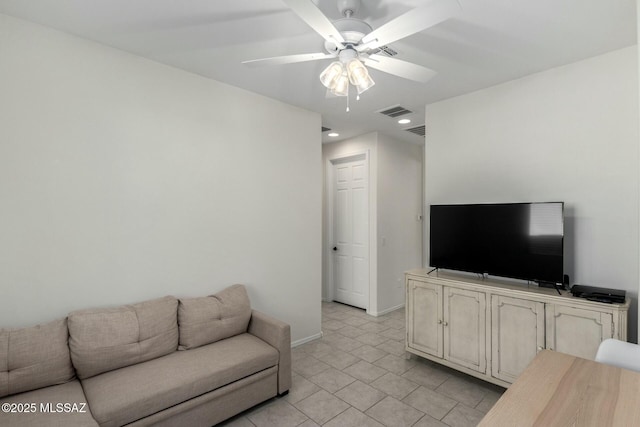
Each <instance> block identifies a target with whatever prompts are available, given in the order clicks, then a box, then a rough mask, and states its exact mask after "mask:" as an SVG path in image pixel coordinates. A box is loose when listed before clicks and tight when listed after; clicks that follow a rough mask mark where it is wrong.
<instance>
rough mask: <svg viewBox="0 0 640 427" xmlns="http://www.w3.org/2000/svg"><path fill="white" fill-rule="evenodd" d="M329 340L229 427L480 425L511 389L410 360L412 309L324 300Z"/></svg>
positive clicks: (303, 352)
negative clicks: (284, 389)
mask: <svg viewBox="0 0 640 427" xmlns="http://www.w3.org/2000/svg"><path fill="white" fill-rule="evenodd" d="M322 330H323V332H324V336H323V338H322V339H319V340H315V341H312V342H309V343H307V344H304V345H301V346H299V347H296V348H294V349H293V352H292V358H293V386H292V387H291V390H290V392H289V394H288V395H287V396H284V397H281V398H274V399H271V400H269V401H267V402H265V403H263V404H261V405H259V406H257V407H255V408H252V409H250V410H248V411H246V412H243V413H242V414H239V415H238V416H236V417H234V418H232V419H230V420H228V421H227V422H225V423H223V425H224V426H226V427H254V426H255V427H288V426H291V427H295V426H300V427H312V426H320V425H322V426H327V427H357V426H363V427H380V426H386V427H402V426H415V427H446V426H450V427H466V426H475V425H477V424H478V422H479V421H480V420H481V419H482V417H483V416H484V414H485V413H486V412H487V411H488V410H489V409H490V408H491V407H492V406H493V404H494V403H495V402H496V401H497V400H498V398H499V397H500V395H501V394H502V393H503V392H504V389H503V388H501V387H498V386H495V385H492V384H489V383H486V382H484V381H481V380H478V379H475V378H473V377H470V376H468V375H465V374H462V373H460V372H457V371H454V370H452V369H449V368H446V367H443V366H440V365H438V364H436V363H432V362H429V361H427V360H424V359H421V358H416V357H412V358H411V359H410V360H407V359H406V358H405V351H404V337H405V324H404V310H402V309H401V310H397V311H394V312H392V313H389V314H387V315H385V316H380V317H373V316H369V315H367V314H366V313H365V311H364V310H360V309H356V308H353V307H349V306H347V305H343V304H338V303H322Z"/></svg>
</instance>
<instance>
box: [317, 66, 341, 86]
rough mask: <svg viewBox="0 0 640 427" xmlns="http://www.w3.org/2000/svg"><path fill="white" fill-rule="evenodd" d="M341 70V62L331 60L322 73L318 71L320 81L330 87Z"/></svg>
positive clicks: (333, 84)
mask: <svg viewBox="0 0 640 427" xmlns="http://www.w3.org/2000/svg"><path fill="white" fill-rule="evenodd" d="M343 72H344V67H343V65H342V63H341V62H339V61H335V62H332V63H331V64H329V66H328V67H327V68H325V69H324V71H323V72H322V73H320V81H321V82H322V84H323V85H324V86H325V87H326V88H328V89H332V88H333V87H334V86H335V84H336V81H337V79H338V78H339V77H340V76H341V75H342V73H343Z"/></svg>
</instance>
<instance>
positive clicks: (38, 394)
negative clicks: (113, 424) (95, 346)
mask: <svg viewBox="0 0 640 427" xmlns="http://www.w3.org/2000/svg"><path fill="white" fill-rule="evenodd" d="M3 403H9V404H11V403H15V404H23V405H24V404H25V403H26V404H35V405H36V406H35V408H36V411H35V412H24V411H22V412H20V413H12V412H9V413H5V412H0V425H1V426H12V427H33V426H47V427H90V426H95V427H97V426H98V423H96V422H95V420H94V419H93V417H92V416H91V411H90V410H89V406H88V405H87V399H86V398H85V396H84V393H83V392H82V386H81V385H80V382H78V381H77V380H76V381H71V382H68V383H65V384H62V385H55V386H50V387H45V388H41V389H38V390H33V391H28V392H26V393H20V394H16V395H13V396H9V397H5V398H3V399H0V404H3ZM74 404H75V405H74ZM31 409H33V407H30V408H29V410H31Z"/></svg>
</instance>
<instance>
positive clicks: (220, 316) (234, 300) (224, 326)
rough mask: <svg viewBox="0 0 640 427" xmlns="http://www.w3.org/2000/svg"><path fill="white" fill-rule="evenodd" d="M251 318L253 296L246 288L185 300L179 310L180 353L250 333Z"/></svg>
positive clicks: (232, 288) (235, 286) (226, 290)
mask: <svg viewBox="0 0 640 427" xmlns="http://www.w3.org/2000/svg"><path fill="white" fill-rule="evenodd" d="M250 318H251V304H250V302H249V295H247V290H246V289H245V287H244V286H243V285H233V286H230V287H228V288H226V289H224V290H222V291H220V292H218V293H217V294H215V295H211V296H208V297H200V298H185V299H181V300H180V304H179V306H178V324H179V325H180V350H188V349H191V348H196V347H200V346H201V345H205V344H210V343H213V342H216V341H219V340H222V339H225V338H229V337H232V336H234V335H238V334H242V333H244V332H247V326H248V325H249V319H250Z"/></svg>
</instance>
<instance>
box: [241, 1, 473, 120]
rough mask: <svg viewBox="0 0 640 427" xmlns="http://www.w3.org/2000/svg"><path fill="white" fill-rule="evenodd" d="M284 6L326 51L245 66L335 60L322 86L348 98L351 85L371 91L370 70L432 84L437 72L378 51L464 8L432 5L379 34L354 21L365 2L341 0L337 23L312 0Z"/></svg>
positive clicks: (451, 4)
mask: <svg viewBox="0 0 640 427" xmlns="http://www.w3.org/2000/svg"><path fill="white" fill-rule="evenodd" d="M283 1H284V3H286V4H287V5H288V6H289V7H290V8H291V9H292V10H293V12H294V13H296V14H297V15H298V16H299V17H300V18H301V19H302V20H303V21H305V22H306V23H307V24H308V25H309V26H310V27H311V28H313V29H314V30H315V31H316V32H317V33H318V34H320V35H321V36H322V38H324V40H325V43H324V48H325V51H326V52H317V53H303V54H297V55H287V56H277V57H272V58H263V59H253V60H250V61H244V62H243V64H246V65H249V66H262V65H282V64H293V63H297V62H306V61H316V60H322V59H334V61H333V62H332V63H331V64H329V66H328V67H327V68H325V70H324V71H323V72H322V73H321V74H320V81H321V82H322V84H323V85H324V86H326V87H327V89H329V90H330V91H331V93H332V94H334V95H337V96H348V95H349V83H351V84H352V85H353V86H355V87H356V89H357V91H358V95H360V94H361V93H362V92H364V91H366V90H367V89H369V88H371V87H372V86H373V85H374V84H375V82H374V81H373V79H372V78H371V76H369V71H368V70H367V67H370V68H374V69H376V70H379V71H382V72H385V73H388V74H392V75H395V76H398V77H402V78H405V79H409V80H413V81H416V82H420V83H425V82H427V81H428V80H429V79H431V78H432V77H433V76H434V75H435V74H436V72H435V71H433V70H430V69H429V68H426V67H423V66H421V65H417V64H413V63H411V62H407V61H402V60H399V59H396V58H391V57H389V56H386V55H381V54H378V52H380V48H381V47H385V46H386V45H388V44H390V43H393V42H395V41H397V40H400V39H402V38H405V37H407V36H410V35H412V34H415V33H417V32H420V31H422V30H425V29H427V28H429V27H432V26H434V25H436V24H438V23H440V22H442V21H445V20H447V19H449V18H451V17H452V16H454V15H455V14H457V13H458V12H459V11H460V9H461V8H460V5H459V4H458V1H457V0H429V1H427V2H425V3H426V4H425V5H424V6H420V7H418V8H415V9H412V10H410V11H408V12H406V13H405V14H403V15H400V16H399V17H397V18H395V19H393V20H391V21H389V22H387V23H386V24H384V25H382V26H381V27H379V28H377V29H375V30H374V29H373V28H372V27H371V26H370V25H369V24H368V23H366V22H365V21H364V20H362V19H358V18H354V17H353V15H355V14H356V13H357V12H358V9H359V8H360V5H361V0H338V10H339V11H340V13H341V14H342V16H344V18H342V19H338V20H337V21H334V22H331V21H330V20H329V18H327V17H326V16H325V15H324V14H323V13H322V12H321V11H320V9H318V7H317V6H316V5H315V4H314V3H313V2H312V1H311V0H283ZM365 65H366V66H365ZM347 111H348V107H347Z"/></svg>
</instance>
